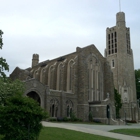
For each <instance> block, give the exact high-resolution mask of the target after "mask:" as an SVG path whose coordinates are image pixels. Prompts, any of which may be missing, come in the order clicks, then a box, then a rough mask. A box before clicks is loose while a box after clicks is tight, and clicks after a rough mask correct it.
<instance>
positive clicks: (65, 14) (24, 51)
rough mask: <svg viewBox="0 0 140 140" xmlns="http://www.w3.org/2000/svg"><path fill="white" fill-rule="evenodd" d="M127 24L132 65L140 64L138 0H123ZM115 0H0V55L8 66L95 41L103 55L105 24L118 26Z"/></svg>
mask: <svg viewBox="0 0 140 140" xmlns="http://www.w3.org/2000/svg"><path fill="white" fill-rule="evenodd" d="M121 11H123V12H125V17H126V26H127V27H130V33H131V47H132V49H133V54H134V66H135V69H138V68H140V60H139V59H140V0H121ZM117 12H119V0H3V1H2V0H1V4H0V29H1V30H2V31H3V32H4V35H3V42H4V46H3V49H2V50H0V56H2V57H4V58H6V60H7V62H8V64H9V66H10V71H9V73H8V75H9V74H10V73H11V72H12V71H13V70H14V68H15V67H16V66H18V67H20V68H21V69H25V68H27V67H30V66H31V60H32V54H34V53H37V54H39V59H40V62H41V61H44V60H47V59H53V58H56V57H59V56H63V55H65V54H68V53H71V52H74V51H75V50H76V47H77V46H79V47H85V46H87V45H90V44H94V45H95V46H96V47H97V49H98V50H99V51H100V52H101V54H102V55H104V49H105V47H106V28H107V27H112V26H115V25H116V13H117Z"/></svg>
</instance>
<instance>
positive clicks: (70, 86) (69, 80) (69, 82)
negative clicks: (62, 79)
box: [67, 60, 74, 92]
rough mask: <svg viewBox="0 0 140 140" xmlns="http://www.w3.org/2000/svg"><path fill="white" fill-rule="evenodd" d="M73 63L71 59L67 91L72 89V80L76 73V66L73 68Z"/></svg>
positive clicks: (68, 69)
mask: <svg viewBox="0 0 140 140" xmlns="http://www.w3.org/2000/svg"><path fill="white" fill-rule="evenodd" d="M73 64H74V61H73V60H71V61H70V62H69V63H68V68H67V91H68V92H71V91H72V86H73V81H72V77H73V74H74V68H73V66H74V65H73Z"/></svg>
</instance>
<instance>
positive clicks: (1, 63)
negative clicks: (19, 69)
mask: <svg viewBox="0 0 140 140" xmlns="http://www.w3.org/2000/svg"><path fill="white" fill-rule="evenodd" d="M2 35H3V32H2V31H1V30H0V49H2V46H3V41H2ZM4 71H9V66H8V64H7V63H6V59H4V58H3V57H0V78H5V77H6V74H5V73H4Z"/></svg>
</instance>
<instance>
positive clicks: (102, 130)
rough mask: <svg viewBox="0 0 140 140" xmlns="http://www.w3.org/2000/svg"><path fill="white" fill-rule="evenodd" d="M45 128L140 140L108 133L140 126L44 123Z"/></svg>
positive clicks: (123, 139)
mask: <svg viewBox="0 0 140 140" xmlns="http://www.w3.org/2000/svg"><path fill="white" fill-rule="evenodd" d="M42 124H43V126H47V127H58V128H65V129H70V130H75V131H80V132H85V133H90V134H95V135H100V136H105V137H111V138H116V139H119V140H140V137H134V136H128V135H123V134H117V133H112V132H107V131H109V130H113V129H121V128H139V129H140V124H135V125H88V124H72V123H51V122H45V121H43V122H42Z"/></svg>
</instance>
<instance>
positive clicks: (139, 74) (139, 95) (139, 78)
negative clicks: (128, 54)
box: [135, 69, 140, 99]
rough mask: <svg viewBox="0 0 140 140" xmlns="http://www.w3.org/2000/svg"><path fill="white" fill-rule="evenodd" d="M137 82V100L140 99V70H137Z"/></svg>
mask: <svg viewBox="0 0 140 140" xmlns="http://www.w3.org/2000/svg"><path fill="white" fill-rule="evenodd" d="M135 82H136V93H137V99H140V69H138V70H135Z"/></svg>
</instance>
